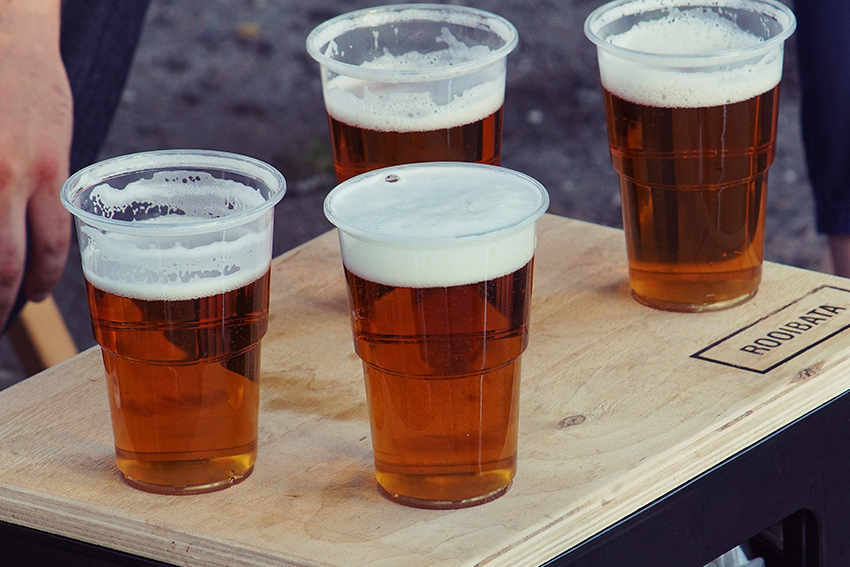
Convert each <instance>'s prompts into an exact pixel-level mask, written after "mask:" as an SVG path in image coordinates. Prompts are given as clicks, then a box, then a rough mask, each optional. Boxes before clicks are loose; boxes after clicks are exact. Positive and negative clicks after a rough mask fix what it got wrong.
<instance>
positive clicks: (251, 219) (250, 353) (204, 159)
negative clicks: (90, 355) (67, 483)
mask: <svg viewBox="0 0 850 567" xmlns="http://www.w3.org/2000/svg"><path fill="white" fill-rule="evenodd" d="M285 188H286V185H285V181H284V178H283V176H282V175H281V174H280V173H279V172H278V171H277V170H275V169H274V168H272V167H271V166H269V165H267V164H265V163H262V162H260V161H257V160H254V159H251V158H247V157H243V156H239V155H235V154H228V153H222V152H211V151H201V150H173V151H172V150H169V151H158V152H148V153H141V154H133V155H128V156H122V157H118V158H113V159H110V160H106V161H103V162H100V163H97V164H94V165H92V166H90V167H88V168H86V169H83V170H81V171H79V172H77V173H76V174H74V175H73V176H71V177H70V178H69V179H68V181H67V182H66V183H65V186H64V187H63V189H62V201H63V204H64V205H65V207H66V208H67V209H68V210H69V211H71V212H72V213H73V214H74V216H75V219H76V227H77V234H78V239H79V243H80V254H81V257H82V268H83V274H84V276H85V279H86V289H87V292H88V302H89V309H90V313H91V320H92V328H93V331H94V337H95V339H96V340H97V342H98V343H99V344H100V346H101V351H102V354H103V363H104V367H105V370H106V384H107V390H108V394H109V405H110V412H111V417H112V429H113V436H114V441H115V454H116V461H117V465H118V468H119V470H120V471H121V473H122V475H123V476H124V478H125V480H126V481H127V483H128V484H130V485H131V486H134V487H136V488H139V489H142V490H146V491H150V492H157V493H164V494H193V493H200V492H209V491H213V490H218V489H221V488H226V487H228V486H230V485H233V484H236V483H238V482H241V481H242V480H243V479H245V478H246V477H247V476H248V475H249V474H250V473H251V471H252V470H253V467H254V462H255V460H256V458H257V414H258V408H259V373H260V344H261V343H260V341H261V339H262V338H263V335H264V334H265V332H266V328H267V324H268V306H269V280H270V265H271V255H272V230H273V212H274V205H275V204H276V203H277V202H278V201H280V199H281V198H282V197H283V194H284V192H285Z"/></svg>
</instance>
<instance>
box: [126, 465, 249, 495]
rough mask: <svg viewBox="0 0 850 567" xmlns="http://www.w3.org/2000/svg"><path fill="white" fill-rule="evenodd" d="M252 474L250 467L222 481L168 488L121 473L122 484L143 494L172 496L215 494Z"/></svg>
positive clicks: (167, 486) (168, 486)
mask: <svg viewBox="0 0 850 567" xmlns="http://www.w3.org/2000/svg"><path fill="white" fill-rule="evenodd" d="M252 472H254V467H253V466H252V467H251V468H249V469H248V470H246V471H245V472H244V473H242V474H238V475H237V474H235V473H231V475H230V477H229V478H225V479H222V480H218V481H215V482H209V483H206V484H198V485H191V486H170V485H165V484H153V483H150V482H144V481H141V480H137V479H135V478H132V477H129V476H127V475H125V474H124V473H121V476H122V478H123V479H124V482H126V483H127V484H129V485H130V486H132V487H133V488H137V489H139V490H142V491H144V492H152V493H154V494H168V495H173V496H179V495H181V494H187V495H188V494H205V493H207V492H216V491H218V490H224V489H225V488H228V487H230V486H233V485H234V484H239V483H240V482H242V481H243V480H245V479H246V478H248V477H249V476H251V473H252Z"/></svg>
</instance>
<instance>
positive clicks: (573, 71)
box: [0, 0, 830, 388]
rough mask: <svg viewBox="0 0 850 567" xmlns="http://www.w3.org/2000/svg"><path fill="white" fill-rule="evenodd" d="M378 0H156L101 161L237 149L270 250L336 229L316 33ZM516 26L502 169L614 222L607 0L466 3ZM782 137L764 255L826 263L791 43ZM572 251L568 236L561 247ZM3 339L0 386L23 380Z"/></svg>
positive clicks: (74, 296)
mask: <svg viewBox="0 0 850 567" xmlns="http://www.w3.org/2000/svg"><path fill="white" fill-rule="evenodd" d="M377 3H381V2H375V0H371V1H370V0H310V1H309V2H304V1H303V0H153V2H152V4H151V7H150V10H149V11H148V14H147V21H146V24H145V29H144V31H143V33H142V37H141V42H140V44H139V48H138V51H137V53H136V58H135V62H134V66H133V69H132V72H131V74H130V77H129V81H128V84H127V87H126V90H125V92H124V95H123V98H122V102H121V105H120V107H119V109H118V113H117V115H116V116H115V120H114V122H113V125H112V129H111V131H110V135H109V137H108V139H107V141H106V144H105V146H104V148H103V152H102V154H101V157H102V158H107V157H112V156H116V155H122V154H127V153H132V152H138V151H144V150H154V149H166V148H206V149H216V150H225V151H231V152H237V153H241V154H246V155H249V156H253V157H256V158H259V159H261V160H264V161H266V162H268V163H270V164H272V165H274V166H275V167H277V168H278V169H279V170H280V171H281V172H282V173H283V174H284V176H285V177H286V179H287V181H288V190H287V194H286V196H285V197H284V199H283V201H282V202H281V204H280V205H278V207H277V210H276V221H275V223H276V224H275V248H274V253H275V255H278V254H281V253H283V252H286V251H287V250H289V249H291V248H293V247H295V246H297V245H299V244H301V243H303V242H306V241H307V240H309V239H311V238H313V237H315V236H317V235H319V234H321V233H323V232H325V231H327V230H330V229H331V225H330V223H328V222H327V221H326V220H325V218H324V216H323V214H322V206H321V205H322V200H323V199H324V197H325V195H326V194H327V192H328V191H330V189H331V188H333V186H334V184H335V178H334V174H333V166H332V158H331V153H330V144H329V137H328V130H327V121H326V115H325V111H324V105H323V102H322V94H321V85H320V82H319V70H318V64H317V63H315V62H314V61H313V60H312V59H311V58H310V57H309V56H308V55H307V52H306V50H305V48H304V41H305V39H306V37H307V34H308V33H309V32H310V30H311V29H312V28H313V27H315V26H316V25H318V24H319V23H321V22H323V21H324V20H326V19H328V18H331V17H333V16H336V15H338V14H341V13H344V12H348V11H351V10H356V9H360V8H367V7H370V6H373V5H375V4H377ZM445 3H455V4H457V3H462V4H465V5H468V6H474V7H477V8H482V9H485V10H490V11H492V12H495V13H497V14H500V15H502V16H504V17H506V18H507V19H509V20H510V21H511V22H513V23H514V25H516V27H517V29H518V30H519V35H520V41H519V46H518V47H517V49H516V50H515V51H514V52H513V53H512V54H511V55H510V56H509V57H508V84H507V93H506V99H505V113H504V134H503V136H504V138H503V145H502V165H504V166H506V167H509V168H511V169H516V170H518V171H522V172H524V173H526V174H528V175H531V176H532V177H534V178H536V179H538V180H539V181H541V182H542V183H543V184H544V185H545V186H546V188H547V189H548V190H549V192H550V196H551V203H552V204H551V207H550V209H549V212H551V213H554V214H557V215H563V216H567V217H571V218H577V219H582V220H586V221H591V222H595V223H599V224H604V225H608V226H615V227H621V226H622V221H621V216H620V201H619V191H618V185H617V177H616V174H615V172H614V170H613V169H612V167H611V163H610V160H609V156H608V146H607V134H606V131H605V119H604V112H603V106H602V94H601V90H600V86H599V78H598V70H597V65H596V52H595V48H594V46H593V45H592V44H591V43H590V41H588V40H587V39H586V38H585V36H584V33H583V29H582V28H583V23H584V19H585V17H586V16H587V15H588V14H589V13H590V12H591V11H592V10H593V9H594V8H596V7H597V6H599V5H601V4H602V3H604V2H603V0H465V1H463V2H445ZM781 93H782V94H781V96H782V100H781V105H780V115H779V140H778V150H777V157H776V162H775V163H774V165H773V166H772V168H771V170H770V190H769V195H768V210H767V228H766V243H765V256H766V259H767V260H770V261H774V262H780V263H784V264H790V265H793V266H798V267H802V268H807V269H811V270H821V271H829V269H830V264H829V260H828V256H827V250H826V242H825V240H824V239H823V238H822V237H821V236H819V235H817V234H816V233H815V230H814V214H813V205H812V198H811V192H810V187H809V184H808V179H807V176H806V169H805V164H804V160H803V150H802V145H801V137H800V123H799V94H798V82H797V66H796V57H795V42H794V38H793V37H792V38H791V40H790V41H789V42H788V43H787V44H786V66H785V74H784V76H783V82H782V87H781ZM74 245H75V247H74V249H73V250H72V252H71V255H70V257H69V260H68V265H67V267H66V269H65V274H64V276H63V279H62V282H61V283H60V284H59V287H58V288H57V289H56V290H55V292H54V296H55V298H56V302H57V303H58V304H59V307H60V309H61V311H62V313H63V315H64V318H65V320H66V322H67V324H68V326H69V327H70V329H71V332H72V334H73V335H74V338H75V341H76V342H77V346H78V347H79V348H80V350H84V349H87V348H90V347H92V346H94V345H95V342H94V339H93V338H92V333H91V327H90V324H89V316H88V307H87V303H86V299H85V288H84V285H83V277H82V272H81V269H80V263H79V253H78V251H77V249H76V242H74ZM565 245H566V246H568V245H569V243H565ZM23 377H24V375H23V372H22V370H21V369H20V367H19V365H18V362H17V360H16V359H15V355H14V353H13V352H12V351H11V349H10V346H9V344H8V339H0V388H2V387H5V386H7V385H9V384H12V383H14V382H16V381H18V380H20V379H21V378H23Z"/></svg>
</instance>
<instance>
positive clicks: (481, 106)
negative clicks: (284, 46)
mask: <svg viewBox="0 0 850 567" xmlns="http://www.w3.org/2000/svg"><path fill="white" fill-rule="evenodd" d="M517 41H518V35H517V31H516V28H515V27H514V26H513V25H512V24H511V23H510V22H508V21H507V20H505V19H504V18H502V17H500V16H497V15H495V14H491V13H489V12H485V11H482V10H477V9H473V8H466V7H462V6H448V5H437V4H403V5H394V6H382V7H377V8H372V9H367V10H359V11H356V12H351V13H348V14H343V15H341V16H338V17H336V18H333V19H331V20H328V21H327V22H325V23H323V24H321V25H319V26H318V27H316V28H315V29H314V30H313V31H312V32H311V33H310V35H309V36H308V37H307V51H308V52H309V53H310V55H311V56H312V57H313V58H314V59H316V60H317V61H318V62H319V63H320V66H321V75H322V90H323V93H324V100H325V108H326V110H327V114H328V122H329V127H330V134H331V143H332V146H333V156H334V166H335V168H336V174H337V179H338V180H339V181H344V180H345V179H348V178H350V177H353V176H354V175H358V174H360V173H364V172H367V171H371V170H374V169H379V168H381V167H385V166H391V165H398V164H404V163H416V162H425V161H464V162H477V163H487V164H491V165H498V164H499V160H500V155H501V144H502V113H503V109H504V100H505V77H506V72H507V71H506V59H507V56H508V54H509V53H510V52H511V51H512V50H513V49H514V47H516V44H517Z"/></svg>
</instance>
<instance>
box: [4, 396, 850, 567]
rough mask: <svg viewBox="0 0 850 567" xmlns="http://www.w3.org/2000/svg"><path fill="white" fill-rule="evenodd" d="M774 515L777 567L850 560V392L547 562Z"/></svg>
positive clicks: (87, 555)
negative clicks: (779, 544) (778, 534)
mask: <svg viewBox="0 0 850 567" xmlns="http://www.w3.org/2000/svg"><path fill="white" fill-rule="evenodd" d="M779 522H782V524H783V535H784V537H783V549H782V555H781V562H782V566H783V567H847V565H850V393H844V394H842V395H841V396H838V397H836V398H834V399H833V400H831V401H829V402H828V403H826V404H824V405H823V406H821V407H819V408H817V409H815V410H813V411H812V412H810V413H808V414H807V415H805V416H803V417H801V418H800V419H798V420H796V421H794V422H792V423H790V424H788V425H787V426H785V427H783V428H782V429H780V430H778V431H776V432H775V433H773V434H771V435H769V436H767V437H765V438H764V439H762V440H761V441H759V442H758V443H756V444H754V445H752V446H751V447H748V448H747V449H745V450H743V451H741V452H740V453H739V454H737V455H735V456H734V457H732V458H730V459H728V460H727V461H725V462H723V463H721V464H720V465H718V466H716V467H714V468H713V469H711V470H709V471H707V472H705V473H703V474H702V475H700V476H698V477H697V478H695V479H693V480H691V481H689V482H687V483H686V484H684V485H682V486H681V487H679V488H678V489H676V490H674V491H673V492H671V493H669V494H667V495H665V496H664V497H662V498H660V499H659V500H657V501H655V502H653V503H652V504H650V505H648V506H646V507H645V508H643V509H641V510H640V511H638V512H636V513H635V514H633V515H631V516H629V517H628V518H625V519H623V520H622V521H620V522H618V523H617V524H615V525H614V526H612V527H610V528H608V529H606V530H604V531H602V532H600V533H599V534H597V535H596V536H594V537H592V538H590V539H588V540H586V541H584V542H583V543H581V544H580V545H578V546H576V547H574V548H573V549H570V550H568V551H566V552H564V553H563V554H561V555H560V556H558V557H556V558H555V559H552V560H551V561H549V562H547V563H546V564H545V566H546V567H612V566H619V565H629V566H630V567H659V566H670V567H703V566H704V565H705V564H707V563H709V562H710V561H711V560H713V559H714V558H716V557H718V556H719V555H721V554H723V553H725V552H726V551H728V550H729V549H731V548H733V547H735V546H736V545H739V544H740V543H741V542H743V541H746V540H748V539H750V538H752V537H754V536H756V535H757V534H759V533H762V532H763V531H764V530H766V529H767V528H769V527H770V526H773V525H775V524H777V523H779ZM0 549H2V550H3V558H4V559H5V560H8V561H13V563H11V564H20V565H31V566H39V565H45V566H48V565H50V566H52V565H57V564H62V565H65V566H67V567H77V566H80V567H83V566H85V567H106V566H124V567H142V566H154V565H166V564H164V563H160V562H157V561H152V560H149V559H144V558H141V557H136V556H132V555H128V554H125V553H121V552H118V551H113V550H109V549H105V548H100V547H96V546H92V545H89V544H86V543H82V542H79V541H74V540H71V539H67V538H64V537H60V536H56V535H52V534H48V533H44V532H40V531H37V530H33V529H28V528H23V527H20V526H15V525H12V524H7V523H2V522H0ZM15 560H16V561H15Z"/></svg>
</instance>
